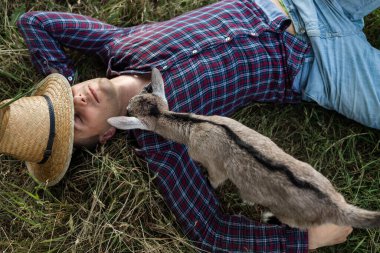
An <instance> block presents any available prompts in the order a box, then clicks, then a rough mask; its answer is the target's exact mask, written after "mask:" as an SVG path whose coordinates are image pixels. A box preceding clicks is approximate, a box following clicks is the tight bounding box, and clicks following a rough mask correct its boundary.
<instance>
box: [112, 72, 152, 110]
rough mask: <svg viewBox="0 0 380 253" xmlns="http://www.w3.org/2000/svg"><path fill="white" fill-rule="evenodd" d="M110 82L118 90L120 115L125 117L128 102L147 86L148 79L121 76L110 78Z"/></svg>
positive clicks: (135, 76)
mask: <svg viewBox="0 0 380 253" xmlns="http://www.w3.org/2000/svg"><path fill="white" fill-rule="evenodd" d="M110 81H111V82H112V83H114V85H115V87H116V89H117V90H118V95H119V101H120V106H121V115H125V114H126V107H127V105H128V103H129V100H130V99H131V98H132V97H133V96H135V95H138V94H139V93H140V92H141V91H142V90H143V88H144V87H145V86H146V85H148V84H149V82H150V79H149V78H147V77H144V76H137V75H123V76H118V77H115V78H112V79H110Z"/></svg>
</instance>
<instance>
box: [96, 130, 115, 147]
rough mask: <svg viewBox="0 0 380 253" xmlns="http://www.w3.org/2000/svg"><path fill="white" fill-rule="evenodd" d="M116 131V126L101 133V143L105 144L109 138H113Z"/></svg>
mask: <svg viewBox="0 0 380 253" xmlns="http://www.w3.org/2000/svg"><path fill="white" fill-rule="evenodd" d="M115 133H116V128H115V127H110V128H108V130H107V131H106V132H105V133H103V134H102V135H100V137H99V142H100V144H105V143H106V142H107V141H108V140H109V139H111V138H112V137H113V136H114V135H115Z"/></svg>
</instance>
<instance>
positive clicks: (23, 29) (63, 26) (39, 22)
mask: <svg viewBox="0 0 380 253" xmlns="http://www.w3.org/2000/svg"><path fill="white" fill-rule="evenodd" d="M17 26H18V28H19V31H20V33H21V35H22V36H23V38H24V40H25V43H26V46H27V48H28V49H29V52H30V56H31V60H32V63H33V65H34V66H35V67H36V68H37V70H38V71H39V72H40V73H42V74H44V75H48V74H50V73H53V72H58V73H60V74H62V75H64V76H66V78H67V79H68V80H69V82H70V83H73V81H74V80H73V79H74V74H75V70H74V66H73V63H72V61H71V60H70V58H69V57H68V56H67V54H66V53H65V51H64V48H65V47H67V48H71V49H76V50H80V51H81V52H85V53H94V54H97V55H99V56H101V57H102V58H103V59H104V58H105V57H106V55H104V54H106V53H107V50H106V46H107V45H108V44H109V43H110V42H111V41H112V38H113V36H114V35H115V33H116V31H120V29H119V28H117V27H115V26H112V25H109V24H105V23H103V22H101V21H99V20H96V19H94V18H90V17H87V16H83V15H78V14H73V13H63V12H27V13H24V14H23V15H22V16H21V17H20V18H19V19H18V21H17ZM125 31H127V29H125Z"/></svg>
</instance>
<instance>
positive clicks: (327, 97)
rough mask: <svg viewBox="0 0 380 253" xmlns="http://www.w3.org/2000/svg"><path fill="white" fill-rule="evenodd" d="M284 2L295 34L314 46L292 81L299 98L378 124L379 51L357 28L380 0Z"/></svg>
mask: <svg viewBox="0 0 380 253" xmlns="http://www.w3.org/2000/svg"><path fill="white" fill-rule="evenodd" d="M283 1H284V4H285V6H286V7H287V9H288V11H289V15H290V17H291V19H292V21H293V25H294V27H295V30H296V32H297V35H296V36H298V37H300V38H302V39H304V40H305V41H309V42H311V45H312V48H313V50H312V52H311V54H310V55H308V57H307V59H306V60H305V62H304V64H303V67H302V69H301V71H300V73H299V74H298V75H297V77H296V80H295V82H294V84H295V88H296V89H297V88H298V89H300V90H301V91H302V95H303V99H304V100H307V101H310V100H311V101H315V102H317V103H318V104H319V105H321V106H323V107H325V108H327V109H331V110H335V111H337V112H339V113H341V114H343V115H345V116H346V117H347V118H350V119H353V120H355V121H357V122H359V123H362V124H364V125H366V126H369V127H373V128H377V129H380V51H379V50H378V49H376V48H374V47H372V46H371V45H370V44H369V43H368V41H367V40H366V37H365V35H364V33H363V32H362V28H363V25H364V22H363V17H364V16H365V15H367V14H368V13H370V12H371V11H373V10H375V9H376V8H378V7H379V6H380V0H339V1H338V0H283ZM297 85H299V86H298V87H297Z"/></svg>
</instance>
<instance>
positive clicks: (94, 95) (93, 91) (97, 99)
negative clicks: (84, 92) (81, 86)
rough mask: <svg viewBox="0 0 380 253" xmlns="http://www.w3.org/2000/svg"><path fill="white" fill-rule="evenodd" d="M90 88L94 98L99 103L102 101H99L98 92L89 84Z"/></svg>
mask: <svg viewBox="0 0 380 253" xmlns="http://www.w3.org/2000/svg"><path fill="white" fill-rule="evenodd" d="M88 89H89V90H90V93H91V95H92V96H93V97H94V99H95V100H96V102H97V103H98V104H99V103H100V101H99V98H98V94H97V93H96V90H94V89H93V88H91V87H90V86H88Z"/></svg>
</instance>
